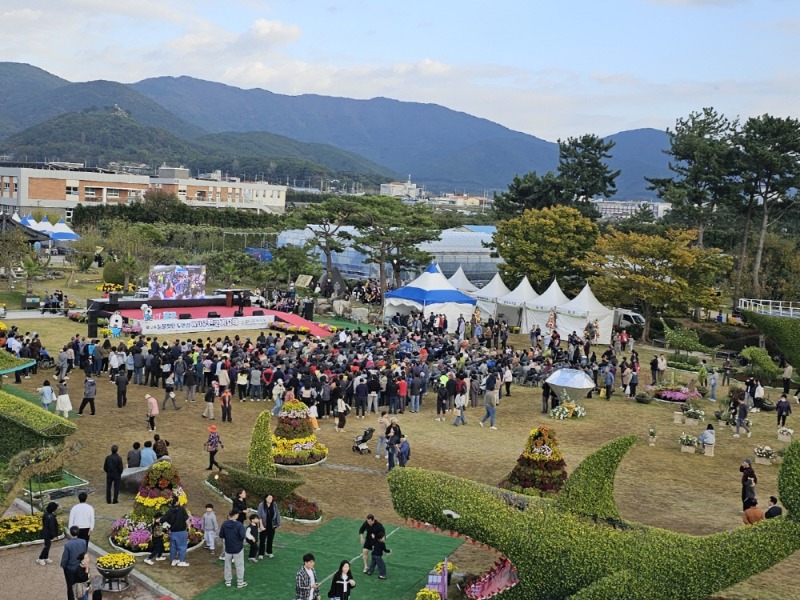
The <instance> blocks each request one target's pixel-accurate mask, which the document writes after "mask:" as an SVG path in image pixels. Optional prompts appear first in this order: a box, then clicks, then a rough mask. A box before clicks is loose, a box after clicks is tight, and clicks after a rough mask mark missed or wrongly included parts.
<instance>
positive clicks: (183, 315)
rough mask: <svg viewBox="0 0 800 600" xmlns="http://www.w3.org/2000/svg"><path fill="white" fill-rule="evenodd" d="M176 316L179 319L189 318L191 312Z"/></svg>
mask: <svg viewBox="0 0 800 600" xmlns="http://www.w3.org/2000/svg"><path fill="white" fill-rule="evenodd" d="M178 318H179V319H191V318H192V315H191V313H181V314H179V315H178Z"/></svg>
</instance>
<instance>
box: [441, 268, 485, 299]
mask: <svg viewBox="0 0 800 600" xmlns="http://www.w3.org/2000/svg"><path fill="white" fill-rule="evenodd" d="M447 281H449V282H450V283H451V284H452V286H453V287H454V288H456V289H457V290H458V291H459V292H464V293H465V294H469V293H470V292H477V291H478V289H480V288H478V286H477V285H475V284H474V283H472V282H471V281H470V280H469V279H468V278H467V276H466V275H465V274H464V269H463V268H462V267H461V266H460V265H459V267H458V270H457V271H456V272H455V273H453V274H452V275H451V276H450V279H448V280H447Z"/></svg>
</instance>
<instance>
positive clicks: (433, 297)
mask: <svg viewBox="0 0 800 600" xmlns="http://www.w3.org/2000/svg"><path fill="white" fill-rule="evenodd" d="M474 310H475V299H474V298H470V297H469V296H467V295H466V294H464V293H462V292H459V291H458V290H457V289H456V288H455V287H453V284H451V283H450V282H449V281H447V278H446V277H445V276H444V275H442V273H441V271H439V269H438V268H437V267H436V265H435V264H431V265H430V266H429V267H428V268H427V269H426V270H425V272H424V273H423V274H422V275H420V276H419V277H417V278H416V279H415V280H414V281H412V282H411V283H409V284H408V285H405V286H403V287H401V288H400V289H397V290H393V291H391V292H388V293H387V294H386V298H385V299H384V302H383V317H384V320H386V319H387V318H391V317H392V316H394V313H400V314H401V315H406V314H408V313H410V312H421V313H422V314H423V315H424V316H426V317H427V316H428V315H430V314H431V313H433V314H437V315H438V314H444V315H445V316H446V317H447V328H448V329H449V330H450V331H455V329H456V323H457V321H458V317H459V316H463V317H464V318H465V319H467V320H469V317H470V316H471V315H472V313H473V311H474Z"/></svg>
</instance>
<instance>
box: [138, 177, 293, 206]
mask: <svg viewBox="0 0 800 600" xmlns="http://www.w3.org/2000/svg"><path fill="white" fill-rule="evenodd" d="M150 185H151V186H152V187H153V188H155V189H159V190H162V191H164V192H167V193H169V194H174V195H176V196H177V197H178V198H180V200H181V201H182V202H184V203H185V204H188V205H189V206H208V207H212V208H235V209H239V210H254V211H256V212H277V213H282V212H283V211H284V210H285V209H286V186H285V185H273V184H271V183H266V182H264V181H242V180H241V179H239V178H238V177H223V175H222V173H221V172H220V171H215V172H213V173H208V174H205V175H202V176H201V177H192V176H191V172H190V171H189V169H185V168H183V167H161V168H159V169H158V175H157V176H156V177H153V178H151V180H150Z"/></svg>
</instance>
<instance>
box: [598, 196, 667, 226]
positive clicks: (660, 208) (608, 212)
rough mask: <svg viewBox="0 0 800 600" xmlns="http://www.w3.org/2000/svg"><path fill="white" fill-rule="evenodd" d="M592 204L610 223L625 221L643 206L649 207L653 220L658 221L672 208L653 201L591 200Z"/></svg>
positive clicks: (663, 203) (665, 203)
mask: <svg viewBox="0 0 800 600" xmlns="http://www.w3.org/2000/svg"><path fill="white" fill-rule="evenodd" d="M592 203H593V204H594V206H595V208H597V210H598V211H600V214H601V215H602V218H603V219H609V220H612V221H619V220H620V219H627V218H629V217H630V216H632V215H633V214H635V213H636V212H637V211H638V210H639V209H640V208H642V207H643V206H647V207H649V208H650V210H652V211H653V215H654V216H655V218H656V219H660V218H661V217H663V216H664V215H666V214H667V213H668V212H669V211H670V209H671V208H672V205H671V204H670V203H669V202H656V201H654V200H592Z"/></svg>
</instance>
